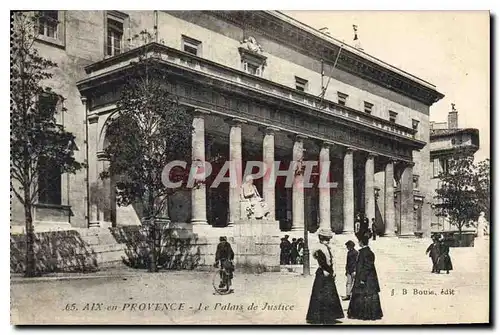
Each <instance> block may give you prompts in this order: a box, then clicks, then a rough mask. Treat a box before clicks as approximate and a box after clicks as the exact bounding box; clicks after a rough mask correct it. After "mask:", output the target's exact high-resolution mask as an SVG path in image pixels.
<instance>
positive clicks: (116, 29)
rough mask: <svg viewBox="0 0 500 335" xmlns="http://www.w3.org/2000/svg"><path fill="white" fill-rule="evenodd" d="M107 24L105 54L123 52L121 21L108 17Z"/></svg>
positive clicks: (110, 54)
mask: <svg viewBox="0 0 500 335" xmlns="http://www.w3.org/2000/svg"><path fill="white" fill-rule="evenodd" d="M107 24H108V31H107V33H108V37H107V44H106V49H107V51H106V54H107V55H108V56H110V57H111V56H116V55H119V54H121V53H122V52H123V21H119V20H115V19H114V18H110V17H108V19H107Z"/></svg>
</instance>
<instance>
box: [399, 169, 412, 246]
mask: <svg viewBox="0 0 500 335" xmlns="http://www.w3.org/2000/svg"><path fill="white" fill-rule="evenodd" d="M400 185H401V230H400V232H399V235H400V236H414V231H415V227H414V226H415V223H414V219H413V163H408V164H407V165H406V166H404V167H403V173H402V174H401V183H400Z"/></svg>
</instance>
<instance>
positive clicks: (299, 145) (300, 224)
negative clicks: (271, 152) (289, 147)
mask: <svg viewBox="0 0 500 335" xmlns="http://www.w3.org/2000/svg"><path fill="white" fill-rule="evenodd" d="M303 140H304V137H303V136H301V135H297V136H295V142H294V144H293V157H292V160H293V162H294V163H295V164H296V165H295V167H296V168H298V169H301V167H302V166H303V165H302V164H301V162H302V160H303V158H304V141H303ZM292 230H295V231H303V230H304V175H303V171H300V172H297V171H296V172H295V178H294V181H293V187H292Z"/></svg>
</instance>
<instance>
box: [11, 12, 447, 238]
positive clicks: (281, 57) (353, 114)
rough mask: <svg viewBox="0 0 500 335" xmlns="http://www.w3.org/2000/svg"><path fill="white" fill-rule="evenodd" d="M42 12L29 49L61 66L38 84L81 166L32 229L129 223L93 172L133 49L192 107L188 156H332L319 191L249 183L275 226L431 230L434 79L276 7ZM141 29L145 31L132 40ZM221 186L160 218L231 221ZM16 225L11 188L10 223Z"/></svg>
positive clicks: (235, 208) (235, 210)
mask: <svg viewBox="0 0 500 335" xmlns="http://www.w3.org/2000/svg"><path fill="white" fill-rule="evenodd" d="M44 15H45V16H46V17H49V18H50V17H52V18H53V20H52V21H50V20H48V21H46V22H48V23H46V22H45V23H44V25H45V26H44V27H43V28H44V29H41V30H40V38H39V40H38V41H37V47H38V49H39V51H40V54H41V55H43V56H44V57H46V58H49V59H51V60H53V61H55V62H56V63H58V65H59V67H58V69H57V70H56V71H55V74H54V77H53V78H52V79H51V80H50V82H49V83H48V84H49V85H50V86H51V87H53V89H54V91H56V92H57V93H59V94H61V95H63V96H64V97H66V100H65V102H64V103H65V107H66V108H67V110H68V111H67V112H65V113H63V115H61V120H60V122H61V123H62V124H63V125H64V126H65V127H66V129H67V130H69V131H71V132H73V133H74V134H75V135H76V139H77V140H76V145H77V147H78V150H77V151H76V152H75V155H76V158H77V160H79V161H81V162H85V163H87V165H88V167H87V168H86V169H84V170H82V171H80V172H78V173H77V174H76V175H69V176H68V175H63V176H61V179H60V180H57V178H56V179H55V181H54V182H55V183H57V184H58V186H57V187H55V188H56V189H57V192H56V196H55V198H56V200H55V201H51V202H53V203H40V204H39V205H37V206H36V207H37V208H36V213H35V229H36V230H38V231H42V230H51V229H70V228H71V227H78V228H85V227H97V226H99V227H106V226H115V225H135V224H140V215H139V214H138V210H137V208H136V207H134V206H129V207H118V206H116V202H115V199H114V197H115V190H114V185H113V184H114V180H113V179H111V181H105V182H103V181H101V180H100V179H99V173H100V172H101V171H103V170H104V169H105V168H106V166H107V164H109V162H107V161H106V157H105V156H104V155H103V149H104V147H105V145H106V125H107V124H108V121H109V120H112V118H113V111H114V108H115V102H116V99H117V97H118V95H119V87H120V79H121V78H122V77H123V75H124V74H125V73H127V71H128V69H129V67H130V66H131V65H130V64H131V62H133V61H134V60H137V59H138V57H139V55H141V54H144V53H154V54H155V55H157V57H158V62H160V63H161V64H162V65H163V66H164V67H165V69H166V70H167V71H168V72H169V73H170V75H171V76H170V78H171V79H170V80H169V81H168V82H166V83H165V84H166V85H168V86H169V88H170V89H171V92H173V93H174V94H176V95H178V97H179V100H180V102H181V103H182V104H185V105H186V106H190V107H191V108H192V111H193V113H195V114H194V115H195V118H194V124H193V126H194V128H195V132H194V134H193V159H199V160H202V161H204V160H208V159H209V158H210V157H214V156H216V155H222V156H223V157H225V158H227V159H230V160H232V161H236V162H239V163H240V164H242V165H243V166H244V164H245V162H246V161H250V160H262V161H281V162H283V163H284V164H285V165H286V164H289V163H290V162H291V161H300V160H314V161H323V162H324V161H330V162H331V164H330V169H331V176H332V177H331V179H332V181H334V182H337V183H338V187H337V188H335V189H332V190H331V191H330V192H319V191H318V190H317V189H313V188H312V189H311V188H304V187H302V186H301V184H300V183H299V184H297V185H299V186H294V187H293V189H285V188H283V187H281V186H280V185H276V187H267V185H262V182H259V181H257V183H256V184H257V186H258V188H259V190H260V192H261V194H263V197H264V199H265V200H266V201H267V202H268V203H269V204H270V206H271V208H273V209H274V211H272V213H273V216H274V219H275V220H277V221H279V227H277V229H278V231H279V230H282V231H286V230H291V231H302V230H303V227H304V224H307V226H308V227H309V229H310V231H314V230H315V229H316V228H318V227H323V228H329V229H332V230H333V231H335V232H337V233H342V232H349V231H352V229H353V221H354V216H355V214H356V213H358V212H360V213H365V214H366V215H367V216H368V217H370V218H376V220H377V222H378V223H379V229H380V230H381V233H385V234H387V235H396V234H397V235H400V236H414V235H415V234H428V233H429V232H430V227H431V225H430V223H431V206H430V205H431V202H432V200H431V197H432V191H433V189H432V186H431V183H430V181H431V177H432V176H431V170H430V169H429V162H430V161H431V153H430V146H429V143H430V123H429V109H430V107H431V106H432V104H433V103H435V102H437V101H438V100H439V99H441V98H442V97H443V95H442V94H441V93H439V92H438V91H437V90H436V88H435V87H434V86H433V85H432V84H430V83H428V82H425V81H424V80H422V79H419V78H417V77H415V76H413V75H411V74H408V73H406V72H404V71H401V70H399V69H397V68H395V67H393V66H391V65H389V64H386V63H384V62H382V61H381V60H378V59H376V58H374V57H372V56H370V55H369V54H367V53H365V52H363V51H360V50H358V49H356V48H353V47H351V46H348V45H343V44H342V43H341V42H339V41H337V40H335V39H333V38H331V37H330V36H329V35H326V34H324V33H322V32H320V31H317V30H315V29H313V28H311V27H309V26H307V25H304V24H302V23H300V22H297V21H295V20H293V19H291V18H290V17H288V16H286V15H284V14H282V13H280V12H276V11H227V12H226V11H218V12H214V11H127V12H118V11H49V12H45V14H44ZM143 30H148V31H149V32H151V33H152V36H153V40H152V41H143V42H141V41H140V38H139V39H137V38H134V36H135V35H137V34H139V35H140V32H141V31H143ZM158 55H159V56H158ZM334 64H335V67H334ZM322 73H323V74H324V77H322V75H321V74H322ZM324 87H326V89H325V90H323V88H324ZM322 91H324V94H323V95H322V94H321V92H322ZM238 177H239V178H241V177H242V176H238ZM415 180H418V182H417V183H415V182H414V181H415ZM59 184H60V185H59ZM415 185H416V187H415ZM231 192H234V191H233V190H232V189H229V188H224V187H220V188H217V189H212V188H208V187H205V186H202V187H200V188H197V189H194V190H192V191H189V192H184V193H180V194H178V195H176V196H175V197H173V198H172V199H169V216H170V219H171V220H172V221H173V222H178V223H187V224H188V225H190V224H189V223H192V225H193V229H194V230H197V231H198V232H200V233H203V232H205V231H209V230H210V227H215V226H222V227H224V226H226V225H227V224H228V223H230V224H231V223H233V222H235V221H236V220H237V218H238V217H239V215H240V213H239V204H238V199H237V197H236V196H235V195H234V193H231ZM57 195H59V198H60V201H59V199H58V197H57ZM53 198H54V197H53ZM23 223H24V217H23V211H22V206H21V205H20V204H19V203H18V202H17V201H16V199H15V198H12V226H13V230H16V229H17V230H19V229H22V228H21V227H22V225H23Z"/></svg>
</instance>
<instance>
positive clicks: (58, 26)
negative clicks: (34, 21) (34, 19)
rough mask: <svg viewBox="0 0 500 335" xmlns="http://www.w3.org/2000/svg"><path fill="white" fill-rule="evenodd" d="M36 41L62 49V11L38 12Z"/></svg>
mask: <svg viewBox="0 0 500 335" xmlns="http://www.w3.org/2000/svg"><path fill="white" fill-rule="evenodd" d="M37 30H38V36H37V39H38V40H39V41H42V42H46V43H49V44H52V45H56V46H59V47H64V11H58V10H41V11H38V26H37Z"/></svg>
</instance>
